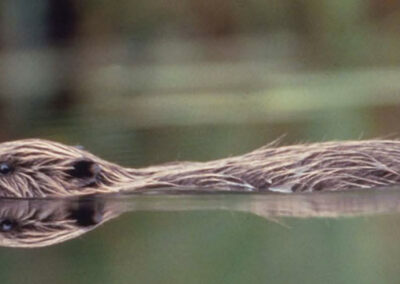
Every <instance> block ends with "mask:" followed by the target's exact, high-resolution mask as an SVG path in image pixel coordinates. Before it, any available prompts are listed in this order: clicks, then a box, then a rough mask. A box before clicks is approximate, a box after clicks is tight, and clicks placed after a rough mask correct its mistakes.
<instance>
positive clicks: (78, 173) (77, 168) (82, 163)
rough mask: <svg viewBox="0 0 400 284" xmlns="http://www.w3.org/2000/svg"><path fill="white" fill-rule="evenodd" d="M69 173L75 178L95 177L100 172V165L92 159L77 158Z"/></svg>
mask: <svg viewBox="0 0 400 284" xmlns="http://www.w3.org/2000/svg"><path fill="white" fill-rule="evenodd" d="M67 173H68V174H69V175H70V176H71V177H74V178H80V179H93V178H96V177H97V176H98V174H99V173H100V166H99V165H98V164H96V163H95V162H93V161H91V160H77V161H75V162H74V163H73V164H72V169H71V170H68V171H67Z"/></svg>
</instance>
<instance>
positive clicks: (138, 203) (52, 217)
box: [0, 188, 400, 248]
mask: <svg viewBox="0 0 400 284" xmlns="http://www.w3.org/2000/svg"><path fill="white" fill-rule="evenodd" d="M189 210H190V211H193V210H195V211H198V210H207V211H210V210H229V211H237V212H247V213H252V214H255V215H258V216H261V217H264V218H266V219H271V220H276V219H277V218H280V217H296V218H315V217H324V218H332V217H333V218H337V217H357V216H363V215H378V214H393V213H399V212H400V190H399V189H398V188H393V189H385V190H365V191H363V192H360V191H341V192H325V193H315V194H290V195H288V194H279V193H256V194H244V193H240V192H222V193H221V192H217V193H215V192H208V193H207V192H203V193H201V194H200V193H199V191H198V190H193V191H191V189H182V190H178V191H169V190H167V191H166V190H164V189H156V190H149V191H146V192H142V193H138V192H130V193H129V194H110V195H107V194H106V195H98V196H85V197H78V198H75V197H74V198H64V199H9V198H6V199H4V198H3V199H0V246H6V247H25V248H33V247H43V246H49V245H54V244H57V243H60V242H64V241H67V240H70V239H72V238H75V237H78V236H81V235H82V234H84V233H86V232H89V231H90V230H92V229H95V228H97V227H98V226H99V225H101V224H103V223H104V222H106V221H108V220H110V219H113V218H115V217H118V216H119V215H121V214H123V213H124V212H133V211H153V212H154V211H159V212H165V211H175V212H176V211H189ZM231 218H232V216H231V215H230V216H229V220H231ZM118 233H123V232H118Z"/></svg>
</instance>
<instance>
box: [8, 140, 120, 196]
mask: <svg viewBox="0 0 400 284" xmlns="http://www.w3.org/2000/svg"><path fill="white" fill-rule="evenodd" d="M122 171H123V168H122V167H119V166H117V165H114V164H112V163H109V162H106V161H104V160H102V159H100V158H98V157H96V156H94V155H92V154H90V153H89V152H87V151H84V150H83V149H80V148H79V147H71V146H66V145H63V144H60V143H56V142H52V141H46V140H41V139H26V140H18V141H12V142H5V143H2V144H0V196H1V197H45V196H70V195H82V194H91V193H94V192H96V193H97V192H102V191H107V192H110V188H109V187H108V186H109V185H110V184H112V183H113V182H114V180H119V181H120V180H121V173H122ZM111 191H112V190H111Z"/></svg>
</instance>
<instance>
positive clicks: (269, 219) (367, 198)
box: [0, 188, 400, 283]
mask: <svg viewBox="0 0 400 284" xmlns="http://www.w3.org/2000/svg"><path fill="white" fill-rule="evenodd" d="M399 204H400V189H399V188H382V189H371V190H350V191H344V192H321V193H298V194H280V193H264V194H261V193H243V192H225V193H220V192H213V191H212V190H211V191H210V190H206V191H203V190H201V189H198V190H196V191H174V192H171V191H170V190H168V191H165V190H163V189H153V190H151V191H147V192H145V193H124V194H109V195H100V196H91V197H80V198H64V199H2V200H0V205H1V206H0V208H1V209H0V220H1V222H0V230H1V233H0V244H1V246H3V248H2V249H1V254H0V259H2V261H4V263H7V269H5V268H4V269H3V272H2V277H5V278H9V277H10V278H11V276H12V279H13V281H15V283H18V282H20V281H24V279H30V283H40V282H43V281H52V282H53V281H54V282H57V283H63V282H66V283H67V282H70V281H72V282H74V283H87V281H90V282H96V281H105V282H118V283H131V281H133V282H135V283H136V282H138V283H149V282H150V283H159V282H164V283H204V281H205V282H206V283H208V282H209V283H216V282H218V283H243V282H244V281H246V282H250V283H262V282H264V281H267V282H270V281H271V282H286V283H295V282H297V281H300V282H308V283H310V282H311V283H318V282H320V281H321V282H322V281H324V282H325V283H338V282H346V281H348V279H352V280H351V281H354V282H363V283H374V282H376V281H379V280H381V279H382V277H383V278H385V277H387V278H388V279H389V278H390V277H395V274H396V269H395V266H396V263H397V262H396V260H397V259H398V258H399V257H400V249H399V248H398V245H397V236H398V233H399V229H397V228H399V224H400V221H399V218H398V217H399V210H400V205H399ZM21 266H26V267H27V269H25V270H24V273H18V271H17V270H16V269H18V267H21ZM39 267H46V269H44V270H43V269H42V270H41V271H40V273H37V269H39ZM68 275H69V276H68ZM67 276H68V280H67V279H66V277H67ZM121 279H122V281H121ZM342 280H343V281H342ZM344 280H345V281H344ZM13 283H14V282H13Z"/></svg>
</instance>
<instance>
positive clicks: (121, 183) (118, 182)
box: [0, 139, 400, 197]
mask: <svg viewBox="0 0 400 284" xmlns="http://www.w3.org/2000/svg"><path fill="white" fill-rule="evenodd" d="M0 162H3V163H7V164H9V165H10V166H11V167H12V171H11V172H10V173H8V174H4V175H1V176H0V196H8V197H45V196H73V195H83V194H92V193H108V192H119V191H124V190H134V191H145V190H148V189H150V188H156V187H163V188H166V189H168V188H171V189H180V188H182V189H183V188H205V189H215V190H225V191H232V190H235V191H250V192H251V191H273V192H286V193H290V192H305V191H306V192H313V191H336V190H346V189H351V188H372V187H381V186H387V185H394V184H400V142H399V141H395V140H366V141H347V142H325V143H314V144H301V145H294V146H284V147H278V146H276V145H269V146H266V147H263V148H260V149H257V150H255V151H253V152H250V153H248V154H245V155H241V156H237V157H231V158H226V159H221V160H216V161H210V162H204V163H200V162H181V163H173V164H167V165H161V166H155V167H148V168H143V169H130V168H123V167H121V166H118V165H116V164H113V163H110V162H107V161H105V160H102V159H100V158H99V157H97V156H94V155H92V154H90V153H89V152H87V151H84V150H82V149H80V148H77V147H72V146H66V145H63V144H61V143H56V142H52V141H46V140H41V139H28V140H19V141H13V142H6V143H2V144H0Z"/></svg>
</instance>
